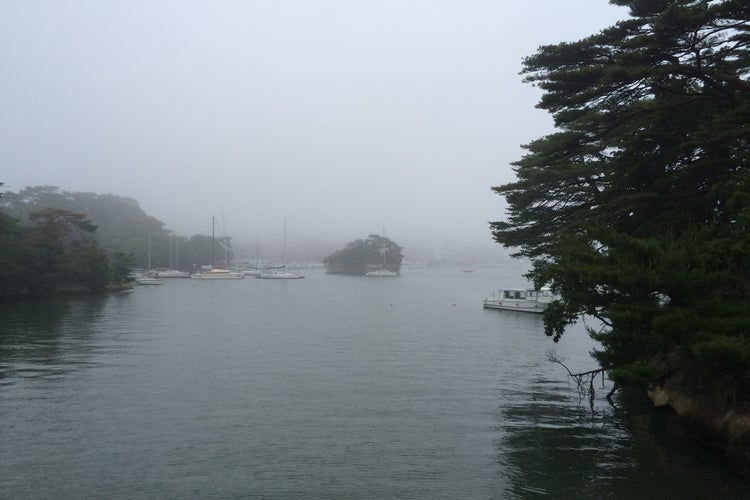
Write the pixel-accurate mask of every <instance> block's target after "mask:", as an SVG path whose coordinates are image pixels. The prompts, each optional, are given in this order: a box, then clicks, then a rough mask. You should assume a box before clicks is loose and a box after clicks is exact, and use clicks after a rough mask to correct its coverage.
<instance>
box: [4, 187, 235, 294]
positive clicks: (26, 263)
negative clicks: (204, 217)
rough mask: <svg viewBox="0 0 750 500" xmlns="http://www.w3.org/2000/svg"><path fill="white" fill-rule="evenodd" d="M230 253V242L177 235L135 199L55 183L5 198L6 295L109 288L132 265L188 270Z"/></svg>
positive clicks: (125, 275) (121, 279)
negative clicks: (69, 188)
mask: <svg viewBox="0 0 750 500" xmlns="http://www.w3.org/2000/svg"><path fill="white" fill-rule="evenodd" d="M0 185H1V184H0ZM225 255H226V258H227V259H231V255H232V253H231V246H230V241H229V238H226V237H223V238H217V239H216V240H215V241H214V240H213V239H212V238H211V236H204V235H194V236H192V237H190V238H186V237H180V236H176V235H174V234H173V233H172V232H171V231H169V230H167V229H166V228H165V227H164V224H163V223H162V222H161V221H159V220H157V219H156V218H154V217H151V216H149V215H147V214H146V213H145V212H143V210H141V209H140V207H139V206H138V202H137V201H135V200H133V199H131V198H124V197H120V196H114V195H109V194H106V195H100V194H96V193H70V192H66V191H63V190H61V189H60V188H57V187H54V186H39V187H29V188H26V189H23V190H21V191H20V192H18V193H13V192H5V193H3V194H2V198H0V296H5V297H7V296H15V295H34V296H39V295H50V294H54V293H57V292H60V291H82V292H83V291H86V292H95V291H103V290H105V289H107V287H111V286H120V285H122V283H124V282H126V281H127V279H128V275H129V273H130V270H131V268H132V267H139V268H146V267H148V265H149V262H150V267H151V268H167V267H171V268H180V269H187V270H190V269H192V268H193V266H196V265H202V264H212V263H217V264H218V263H221V262H222V261H224V259H225ZM214 259H216V260H217V262H213V260H214Z"/></svg>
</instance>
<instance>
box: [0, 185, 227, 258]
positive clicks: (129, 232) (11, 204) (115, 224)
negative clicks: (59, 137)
mask: <svg viewBox="0 0 750 500" xmlns="http://www.w3.org/2000/svg"><path fill="white" fill-rule="evenodd" d="M46 208H54V209H59V210H68V211H70V212H75V213H80V214H85V215H86V217H87V218H88V219H89V220H90V221H91V223H92V224H93V225H95V226H96V231H95V232H93V235H92V237H93V239H94V240H95V241H96V242H97V243H98V244H99V245H100V246H101V248H102V249H104V250H105V251H106V252H108V253H109V254H110V255H113V254H115V253H122V254H125V255H130V256H132V262H133V265H134V266H136V267H141V268H146V267H147V265H148V261H149V253H150V262H151V267H152V268H169V267H172V268H176V267H179V268H181V269H186V270H190V269H191V268H192V266H194V265H203V264H220V263H221V262H212V259H213V256H216V259H220V260H221V261H223V260H224V254H225V252H224V247H225V246H226V248H227V254H228V256H229V260H231V243H230V241H231V239H230V238H228V237H222V238H216V241H215V242H214V246H215V248H213V249H212V245H211V236H205V235H194V236H192V237H190V238H187V237H185V236H178V235H175V234H174V233H173V232H172V231H170V230H169V229H167V228H166V227H165V225H164V223H163V222H161V221H160V220H158V219H157V218H155V217H153V216H150V215H148V214H146V213H145V212H144V211H143V210H142V209H141V208H140V206H139V204H138V202H137V201H136V200H134V199H132V198H127V197H122V196H116V195H112V194H98V193H86V192H68V191H64V190H62V189H60V188H58V187H56V186H35V187H27V188H25V189H22V190H20V191H19V192H18V193H14V192H10V191H8V192H5V193H4V194H3V197H2V198H0V210H2V211H3V212H5V213H6V214H7V215H9V216H11V217H13V218H16V219H18V220H19V221H20V224H21V225H22V226H28V225H30V224H31V219H30V215H31V214H32V213H34V212H37V211H39V210H42V209H46ZM149 248H150V252H149Z"/></svg>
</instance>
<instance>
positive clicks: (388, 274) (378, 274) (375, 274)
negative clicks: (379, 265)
mask: <svg viewBox="0 0 750 500" xmlns="http://www.w3.org/2000/svg"><path fill="white" fill-rule="evenodd" d="M365 276H370V277H371V278H393V277H396V276H399V273H397V272H395V271H389V270H388V269H378V270H377V271H370V272H369V273H365Z"/></svg>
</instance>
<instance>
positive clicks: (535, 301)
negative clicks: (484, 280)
mask: <svg viewBox="0 0 750 500" xmlns="http://www.w3.org/2000/svg"><path fill="white" fill-rule="evenodd" d="M557 298H559V297H557V296H556V295H555V294H553V293H552V291H551V290H550V289H549V288H542V289H541V290H535V289H533V288H505V289H500V290H496V291H493V292H492V293H491V294H490V295H489V296H487V298H486V299H484V302H483V307H484V308H485V309H502V310H505V311H521V312H530V313H543V312H544V309H545V308H546V307H547V306H548V305H549V304H550V303H551V302H552V301H554V300H555V299H557Z"/></svg>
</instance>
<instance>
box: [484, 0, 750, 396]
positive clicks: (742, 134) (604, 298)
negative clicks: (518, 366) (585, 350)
mask: <svg viewBox="0 0 750 500" xmlns="http://www.w3.org/2000/svg"><path fill="white" fill-rule="evenodd" d="M611 3H613V4H617V5H622V6H627V7H629V8H630V17H629V18H628V19H626V20H623V21H621V22H619V23H617V24H616V25H615V26H612V27H610V28H608V29H605V30H603V31H601V32H600V33H598V34H595V35H592V36H590V37H588V38H585V39H583V40H581V41H578V42H574V43H560V44H557V45H549V46H543V47H540V48H539V49H538V51H537V52H536V54H534V55H532V56H530V57H528V58H526V59H525V60H524V70H523V74H524V75H525V81H526V82H529V83H532V84H535V85H537V86H539V87H540V88H541V89H542V90H543V92H544V93H543V97H542V99H541V102H540V103H539V105H538V107H539V108H541V109H544V110H547V111H549V112H550V113H551V114H552V116H553V118H554V121H555V125H556V128H557V131H556V132H555V133H553V134H551V135H548V136H546V137H542V138H540V139H537V140H535V141H533V142H531V143H530V144H528V145H526V146H525V148H526V150H527V151H528V153H527V154H526V155H525V156H524V157H523V158H522V159H521V160H519V161H517V162H515V163H514V164H513V165H514V166H515V172H516V175H517V180H516V181H515V182H511V183H508V184H505V185H502V186H499V187H495V188H493V190H494V191H496V192H497V193H499V194H501V195H503V196H504V197H505V198H506V200H507V202H508V210H507V218H506V220H504V221H499V222H493V223H492V224H491V227H492V230H493V236H494V238H495V240H496V241H497V242H499V243H501V244H503V245H505V246H507V247H513V248H515V251H516V253H515V254H514V255H516V256H519V257H526V258H530V259H531V260H532V262H533V268H532V270H531V271H530V273H529V276H530V277H531V278H532V279H533V280H534V281H535V282H536V284H537V285H538V286H541V285H543V284H551V285H552V287H553V289H554V290H555V291H557V292H559V293H560V294H561V296H562V299H561V300H560V301H559V302H558V303H556V304H554V306H553V307H550V308H549V309H548V310H547V311H546V313H545V330H546V333H547V334H548V335H550V336H553V337H554V339H555V340H558V339H559V338H560V336H561V335H562V334H563V333H564V330H565V327H566V325H568V324H569V323H570V322H572V321H573V320H575V318H576V317H578V316H580V315H582V314H586V315H591V316H594V317H596V318H598V319H599V320H601V322H602V323H603V325H604V328H603V329H602V330H598V331H596V332H592V335H593V336H594V338H595V339H597V340H599V341H600V342H601V345H602V349H601V350H600V351H598V352H595V353H594V354H595V356H596V358H597V359H598V361H599V362H600V364H601V366H602V367H603V368H605V369H607V370H610V373H611V375H612V376H613V378H615V380H616V381H619V382H622V383H628V382H644V381H648V377H649V373H650V371H649V359H650V358H651V357H652V356H654V355H655V354H659V353H665V352H670V351H673V350H675V349H682V350H684V351H686V352H688V353H690V355H691V356H692V357H693V359H694V360H695V361H696V362H697V363H699V364H703V365H704V366H707V367H711V366H714V367H716V366H721V369H722V370H725V371H732V370H734V373H735V374H737V373H739V372H740V371H742V370H746V369H747V368H748V366H749V365H750V312H749V311H750V176H749V172H750V170H749V167H750V147H749V146H750V144H749V141H750V82H749V81H748V76H750V50H749V44H750V4H748V2H747V1H746V0H743V1H739V0H725V1H684V0H630V1H627V0H613V1H612V2H611Z"/></svg>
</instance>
